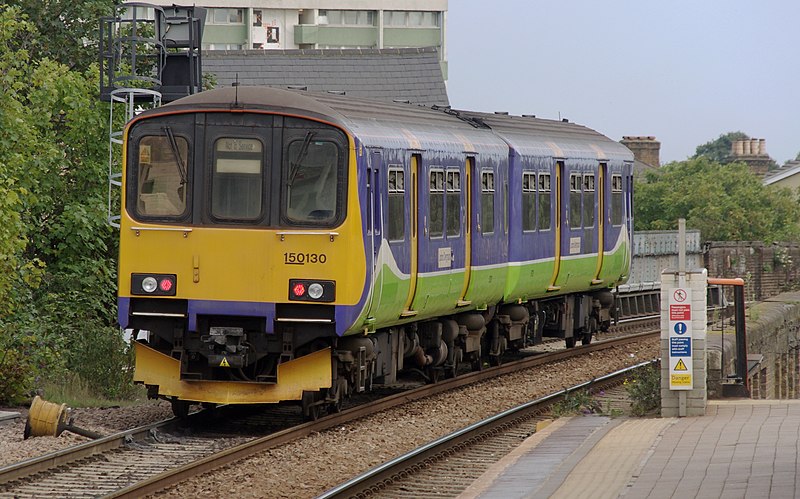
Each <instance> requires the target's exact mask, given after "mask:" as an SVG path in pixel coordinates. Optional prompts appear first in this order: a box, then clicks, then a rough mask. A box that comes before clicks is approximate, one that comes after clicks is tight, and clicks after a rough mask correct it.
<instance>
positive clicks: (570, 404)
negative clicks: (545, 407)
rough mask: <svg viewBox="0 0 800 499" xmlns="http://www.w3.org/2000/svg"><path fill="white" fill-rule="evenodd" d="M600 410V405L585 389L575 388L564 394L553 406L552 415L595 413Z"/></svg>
mask: <svg viewBox="0 0 800 499" xmlns="http://www.w3.org/2000/svg"><path fill="white" fill-rule="evenodd" d="M600 412H602V409H601V407H600V405H599V404H598V403H597V401H595V399H594V398H593V397H592V395H591V394H590V393H589V392H588V391H587V390H575V391H572V392H567V393H566V394H564V398H563V399H562V400H561V401H560V402H558V403H556V404H555V405H554V406H553V416H555V417H561V416H569V415H572V414H595V413H600Z"/></svg>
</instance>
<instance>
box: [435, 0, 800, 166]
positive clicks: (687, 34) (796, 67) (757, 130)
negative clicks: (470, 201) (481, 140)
mask: <svg viewBox="0 0 800 499" xmlns="http://www.w3.org/2000/svg"><path fill="white" fill-rule="evenodd" d="M448 9H449V10H448V13H447V59H448V61H449V74H448V82H447V88H448V95H449V97H450V104H451V105H452V106H453V107H455V108H460V109H469V110H474V111H488V112H492V111H508V112H510V113H511V114H517V115H519V114H535V115H536V116H538V117H542V118H554V119H558V118H559V116H560V117H562V118H568V119H569V120H570V121H573V122H576V123H580V124H583V125H586V126H588V127H590V128H593V129H595V130H597V131H599V132H601V133H604V134H605V135H607V136H609V137H611V138H612V139H614V140H620V139H621V138H622V136H623V135H653V136H655V137H656V138H657V139H658V140H659V141H660V142H661V161H662V163H667V162H669V161H680V160H684V159H686V158H687V157H689V156H691V155H693V154H694V152H695V148H696V147H697V146H698V145H700V144H704V143H706V142H708V141H711V140H714V139H716V138H717V137H719V136H720V135H721V134H723V133H727V132H733V131H742V132H744V133H746V134H748V135H749V136H750V137H752V138H759V139H762V138H763V139H766V147H767V152H768V153H769V154H770V156H772V158H773V159H774V160H776V161H777V162H778V163H779V164H783V163H784V162H785V161H786V160H789V159H794V157H795V156H796V155H797V153H798V152H800V1H797V0H761V1H758V0H757V1H753V0H749V1H744V0H662V1H642V0H603V1H598V0H562V1H559V0H556V1H554V0H526V1H522V0H520V1H511V0H495V1H493V2H487V1H485V0H450V1H449V2H448Z"/></svg>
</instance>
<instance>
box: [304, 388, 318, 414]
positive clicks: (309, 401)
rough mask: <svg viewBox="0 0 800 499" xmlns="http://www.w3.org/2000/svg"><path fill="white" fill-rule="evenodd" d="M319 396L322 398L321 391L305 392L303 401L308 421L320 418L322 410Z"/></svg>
mask: <svg viewBox="0 0 800 499" xmlns="http://www.w3.org/2000/svg"><path fill="white" fill-rule="evenodd" d="M319 398H320V395H319V392H309V391H304V392H303V399H302V401H301V403H302V406H303V416H304V417H305V418H306V419H307V420H308V421H316V420H317V419H319V416H320V413H321V410H320V407H321V405H320V404H319V403H318V402H319Z"/></svg>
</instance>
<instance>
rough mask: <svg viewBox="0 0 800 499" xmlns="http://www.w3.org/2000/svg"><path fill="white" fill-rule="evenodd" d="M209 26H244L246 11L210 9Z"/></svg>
mask: <svg viewBox="0 0 800 499" xmlns="http://www.w3.org/2000/svg"><path fill="white" fill-rule="evenodd" d="M206 22H207V23H208V24H244V9H208V14H206Z"/></svg>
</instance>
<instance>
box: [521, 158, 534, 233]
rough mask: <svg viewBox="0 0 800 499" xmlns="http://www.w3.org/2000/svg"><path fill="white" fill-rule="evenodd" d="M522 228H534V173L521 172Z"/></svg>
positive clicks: (527, 229)
mask: <svg viewBox="0 0 800 499" xmlns="http://www.w3.org/2000/svg"><path fill="white" fill-rule="evenodd" d="M522 230H524V231H531V230H536V173H534V172H522Z"/></svg>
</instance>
